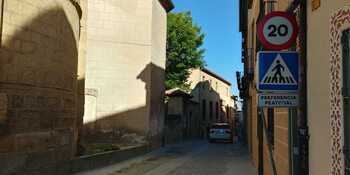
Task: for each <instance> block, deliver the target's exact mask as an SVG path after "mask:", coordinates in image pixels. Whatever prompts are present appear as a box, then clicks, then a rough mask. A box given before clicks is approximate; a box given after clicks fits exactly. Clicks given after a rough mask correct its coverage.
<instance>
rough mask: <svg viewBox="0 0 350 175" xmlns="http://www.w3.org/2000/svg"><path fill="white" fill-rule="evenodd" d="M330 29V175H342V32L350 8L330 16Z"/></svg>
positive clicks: (349, 16)
mask: <svg viewBox="0 0 350 175" xmlns="http://www.w3.org/2000/svg"><path fill="white" fill-rule="evenodd" d="M330 23H331V28H330V47H331V55H330V56H331V57H330V76H331V79H330V92H331V94H330V95H331V101H330V105H331V106H330V108H331V111H330V125H331V139H332V143H331V145H332V146H331V154H332V162H331V172H330V174H332V175H341V174H343V169H344V165H343V164H344V163H343V162H344V158H343V156H342V147H343V106H342V105H343V104H342V94H341V93H342V92H341V91H342V90H341V89H342V66H341V65H342V50H341V48H342V47H341V34H342V31H343V30H344V29H345V28H347V27H350V7H344V8H342V9H339V10H338V11H336V12H334V13H333V15H332V16H331V20H330Z"/></svg>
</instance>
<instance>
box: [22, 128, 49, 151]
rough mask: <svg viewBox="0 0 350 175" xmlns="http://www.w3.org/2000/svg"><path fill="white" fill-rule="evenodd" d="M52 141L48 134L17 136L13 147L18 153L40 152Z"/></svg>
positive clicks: (37, 133) (35, 133) (38, 133)
mask: <svg viewBox="0 0 350 175" xmlns="http://www.w3.org/2000/svg"><path fill="white" fill-rule="evenodd" d="M52 141H53V139H52V137H51V134H50V133H49V132H34V133H25V134H17V135H16V141H15V144H16V145H15V147H16V151H20V152H40V151H45V150H46V149H47V148H48V145H50V143H52Z"/></svg>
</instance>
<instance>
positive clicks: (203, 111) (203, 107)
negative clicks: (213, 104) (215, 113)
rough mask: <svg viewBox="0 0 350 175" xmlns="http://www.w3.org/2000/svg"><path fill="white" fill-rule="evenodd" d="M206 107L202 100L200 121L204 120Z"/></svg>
mask: <svg viewBox="0 0 350 175" xmlns="http://www.w3.org/2000/svg"><path fill="white" fill-rule="evenodd" d="M206 107H207V105H206V101H205V100H202V119H203V120H205V113H206V111H207V109H206Z"/></svg>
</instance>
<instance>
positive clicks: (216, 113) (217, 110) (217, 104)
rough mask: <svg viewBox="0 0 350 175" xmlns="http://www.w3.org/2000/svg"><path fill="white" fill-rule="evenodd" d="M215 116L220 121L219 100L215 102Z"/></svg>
mask: <svg viewBox="0 0 350 175" xmlns="http://www.w3.org/2000/svg"><path fill="white" fill-rule="evenodd" d="M215 117H216V121H219V102H216V104H215Z"/></svg>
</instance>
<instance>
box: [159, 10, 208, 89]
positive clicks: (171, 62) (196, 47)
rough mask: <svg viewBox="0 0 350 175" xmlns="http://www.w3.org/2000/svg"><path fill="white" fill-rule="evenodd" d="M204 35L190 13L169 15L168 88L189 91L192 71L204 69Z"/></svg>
mask: <svg viewBox="0 0 350 175" xmlns="http://www.w3.org/2000/svg"><path fill="white" fill-rule="evenodd" d="M203 40H204V34H203V33H202V31H201V28H200V27H198V26H197V25H195V24H194V23H193V22H192V16H191V14H190V13H189V12H183V13H169V14H168V28H167V55H166V56H167V64H166V71H165V72H166V81H165V84H166V88H167V89H172V88H175V87H178V88H182V89H184V90H188V89H189V86H190V84H188V83H187V78H188V77H189V75H190V69H192V68H202V67H204V64H205V63H204V60H203V55H204V49H202V48H201V46H202V44H203Z"/></svg>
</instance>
